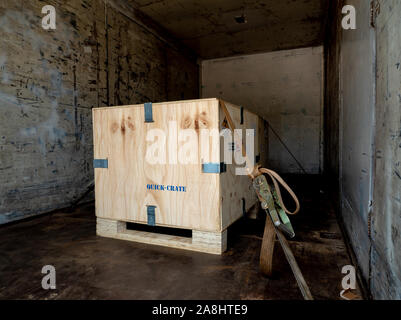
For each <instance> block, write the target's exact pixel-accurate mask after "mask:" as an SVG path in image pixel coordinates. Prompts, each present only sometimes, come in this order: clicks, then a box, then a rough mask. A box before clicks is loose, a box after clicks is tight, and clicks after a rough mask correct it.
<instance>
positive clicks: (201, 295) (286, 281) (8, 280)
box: [0, 177, 351, 299]
mask: <svg viewBox="0 0 401 320" xmlns="http://www.w3.org/2000/svg"><path fill="white" fill-rule="evenodd" d="M306 181H307V183H308V185H306V184H305V183H306ZM319 181H320V178H318V177H308V178H305V177H303V178H301V179H299V178H297V179H294V178H293V179H290V183H292V185H293V186H294V190H295V191H296V192H297V193H298V195H299V198H300V200H301V204H302V210H301V212H300V213H299V215H298V216H296V217H294V218H293V219H292V221H293V225H294V228H295V231H296V234H297V235H296V238H295V239H293V240H291V241H290V243H291V247H292V249H293V251H294V255H295V257H296V259H297V260H298V263H299V265H300V268H301V270H302V271H303V274H304V276H305V279H306V281H307V283H308V284H309V286H310V289H311V292H312V294H313V295H314V297H315V299H339V293H340V290H341V280H342V277H343V275H342V274H341V268H342V267H343V266H344V265H347V264H351V262H350V258H349V255H348V253H347V250H346V247H345V245H344V242H343V239H342V236H341V232H340V229H339V227H338V224H337V221H336V217H335V212H334V210H333V207H332V205H331V203H330V201H329V200H328V199H327V197H326V195H325V194H324V193H322V192H321V191H320V190H321V188H320V186H319V184H320V182H319ZM95 221H96V220H95V208H94V205H93V203H90V204H86V205H83V206H80V207H79V208H78V209H76V210H74V211H73V212H67V211H66V210H60V211H58V212H55V213H52V214H48V215H44V216H41V217H38V218H34V219H31V220H29V221H23V222H19V223H14V224H12V225H6V226H3V227H0V299H302V296H301V294H300V292H299V289H298V287H297V285H296V282H295V279H294V277H293V275H292V273H291V270H290V268H289V266H288V264H287V262H286V259H285V257H284V254H283V252H282V250H281V248H280V246H279V244H278V243H276V250H275V255H274V276H273V277H272V278H270V279H268V278H265V277H263V276H262V275H261V274H260V273H259V271H258V263H259V251H260V246H261V237H262V233H263V221H258V220H246V219H242V220H240V221H238V222H237V223H236V224H235V225H233V226H232V227H230V229H229V243H228V251H227V252H226V253H225V254H223V255H222V256H215V255H208V254H203V253H196V252H191V251H183V250H177V249H170V248H164V247H158V246H152V245H145V244H139V243H133V242H127V241H121V240H114V239H107V238H101V237H98V236H96V233H95V230H96V224H95ZM44 265H53V266H54V267H55V268H56V272H57V278H56V279H57V289H56V290H50V291H46V290H43V289H42V287H41V280H42V277H43V276H44V275H42V274H41V269H42V267H43V266H44Z"/></svg>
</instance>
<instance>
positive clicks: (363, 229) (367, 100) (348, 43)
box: [340, 0, 375, 279]
mask: <svg viewBox="0 0 401 320" xmlns="http://www.w3.org/2000/svg"><path fill="white" fill-rule="evenodd" d="M345 4H352V5H354V6H355V9H356V12H357V15H356V18H357V19H356V22H357V29H356V30H344V31H343V32H342V33H343V37H342V43H341V59H340V61H341V65H340V92H341V93H342V94H341V97H340V150H341V153H340V182H341V188H340V190H341V207H342V208H341V209H342V215H343V219H344V223H345V226H346V228H347V230H348V234H349V237H350V239H351V242H352V243H353V245H354V246H353V247H354V252H355V254H356V257H357V259H358V262H359V266H360V270H361V271H362V274H363V276H364V278H365V279H368V278H369V270H370V264H369V260H370V257H369V255H370V240H369V227H368V226H369V224H370V219H371V209H372V200H373V199H372V196H373V194H372V188H373V153H374V149H373V147H374V143H373V136H374V108H375V31H374V28H372V27H371V25H370V3H369V1H365V0H352V1H349V2H347V1H346V2H345Z"/></svg>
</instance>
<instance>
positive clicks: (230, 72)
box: [201, 47, 323, 174]
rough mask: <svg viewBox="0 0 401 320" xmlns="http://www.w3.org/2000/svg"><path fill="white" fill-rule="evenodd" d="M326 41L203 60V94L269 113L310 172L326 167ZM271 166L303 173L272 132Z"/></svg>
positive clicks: (270, 121) (272, 123)
mask: <svg viewBox="0 0 401 320" xmlns="http://www.w3.org/2000/svg"><path fill="white" fill-rule="evenodd" d="M322 69H323V49H322V47H314V48H304V49H296V50H287V51H277V52H271V53H263V54H256V55H247V56H238V57H232V58H224V59H216V60H205V61H203V63H202V93H201V94H202V97H204V98H208V97H218V98H222V99H225V100H227V101H230V102H232V103H235V104H237V105H243V106H244V107H245V108H247V109H249V110H251V111H254V112H256V113H257V114H259V115H261V116H263V117H264V118H265V119H267V120H268V121H269V123H270V125H271V127H272V128H273V129H274V130H275V131H276V132H277V133H278V135H279V136H280V137H281V138H282V140H283V141H284V142H285V144H286V145H287V146H288V147H289V149H290V150H291V152H292V153H293V154H294V155H295V157H296V158H297V159H298V161H299V162H300V163H301V164H302V166H303V167H304V168H305V170H306V171H307V172H308V173H313V174H316V173H319V172H320V169H321V165H322V163H321V151H322V150H321V136H322V128H323V127H322V116H323V114H322V112H323V110H322V109H323V107H322V106H323V81H322V80H323V78H322ZM270 137H271V138H270V139H269V141H270V142H269V143H270V145H269V166H270V168H272V169H275V170H278V171H280V172H282V173H302V171H301V169H300V168H299V166H298V165H297V163H296V162H295V161H294V159H293V158H292V157H291V155H290V154H289V153H288V151H287V150H286V149H285V148H284V147H283V145H282V144H281V143H280V142H279V140H278V139H277V138H276V137H275V136H274V134H270Z"/></svg>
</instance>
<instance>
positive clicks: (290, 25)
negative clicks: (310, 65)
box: [131, 0, 329, 59]
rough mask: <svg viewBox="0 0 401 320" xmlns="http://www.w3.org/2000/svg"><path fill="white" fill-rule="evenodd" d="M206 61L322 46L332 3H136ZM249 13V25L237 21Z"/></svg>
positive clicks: (213, 0)
mask: <svg viewBox="0 0 401 320" xmlns="http://www.w3.org/2000/svg"><path fill="white" fill-rule="evenodd" d="M131 1H132V2H133V4H134V5H135V7H136V8H137V9H138V10H140V11H141V12H142V13H144V14H145V15H147V16H149V17H150V18H151V19H152V20H154V21H155V22H156V23H157V24H159V25H160V26H161V27H163V28H164V29H166V30H167V31H168V32H169V33H170V34H171V35H172V36H174V37H175V38H176V39H178V40H180V41H181V42H183V43H184V44H185V45H187V46H188V47H190V48H191V49H192V50H193V51H195V52H196V53H197V54H198V55H199V56H200V57H201V58H203V59H209V58H219V57H228V56H233V55H238V54H251V53H257V52H267V51H275V50H283V49H291V48H299V47H306V46H315V45H320V44H322V42H323V37H324V20H325V14H326V12H327V10H326V9H327V4H328V1H329V0H131ZM242 15H244V16H245V18H246V21H247V22H246V23H242V24H241V23H238V22H236V20H235V17H238V16H242Z"/></svg>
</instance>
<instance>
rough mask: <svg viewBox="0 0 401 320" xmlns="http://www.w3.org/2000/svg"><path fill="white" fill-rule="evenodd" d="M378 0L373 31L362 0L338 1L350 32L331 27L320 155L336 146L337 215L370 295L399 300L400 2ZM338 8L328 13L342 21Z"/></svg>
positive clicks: (333, 165)
mask: <svg viewBox="0 0 401 320" xmlns="http://www.w3.org/2000/svg"><path fill="white" fill-rule="evenodd" d="M379 2H380V5H381V10H380V14H379V16H378V18H377V20H376V28H373V27H372V26H371V24H370V23H371V11H370V3H369V2H368V1H364V0H347V1H344V4H351V5H353V6H354V7H355V9H356V13H357V29H356V30H341V29H340V28H339V26H340V24H339V23H340V21H339V19H338V18H337V24H329V28H330V30H329V32H330V33H329V34H331V37H328V43H327V46H326V55H325V57H326V60H327V62H326V73H327V77H326V85H327V90H326V101H328V104H327V107H328V108H329V112H328V115H329V114H330V115H334V116H333V117H332V118H331V117H329V116H326V118H325V120H326V127H329V128H330V129H331V131H326V135H325V138H326V142H328V143H327V144H326V152H325V154H326V155H330V154H331V155H332V156H335V154H334V152H333V150H336V148H337V149H338V152H339V154H338V159H339V161H338V162H339V166H338V167H339V181H340V191H341V192H340V195H341V196H340V199H341V202H340V203H341V215H342V217H343V221H344V224H345V227H346V230H347V233H348V237H349V239H350V242H351V244H352V247H353V249H354V252H355V255H356V258H357V260H358V264H359V267H360V271H361V273H362V275H363V278H364V280H365V281H366V283H367V285H368V288H369V289H370V291H371V294H372V296H373V298H376V299H400V298H401V281H400V280H401V261H400V259H399V255H400V253H401V237H400V234H401V222H400V221H401V220H400V216H401V201H400V199H401V174H400V165H401V150H400V149H401V120H400V119H401V111H400V110H401V108H400V104H401V102H400V101H401V99H400V96H399V90H400V83H401V74H400V63H401V36H400V34H399V30H400V28H401V25H400V24H401V23H400V20H399V17H400V16H401V3H400V2H399V1H397V0H395V1H392V0H391V1H387V0H385V1H384V0H383V1H379ZM341 7H342V3H341V2H339V3H337V4H332V5H331V12H330V15H331V16H332V17H340V18H341V17H342V15H341ZM337 114H338V115H339V116H338V117H336V116H335V115H337ZM336 128H338V130H336ZM327 137H329V139H327ZM337 141H338V144H337V145H338V146H336V143H337ZM336 161H337V160H332V161H331V162H330V163H329V162H328V163H327V165H328V166H327V169H328V170H329V171H331V172H335V169H336Z"/></svg>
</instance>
